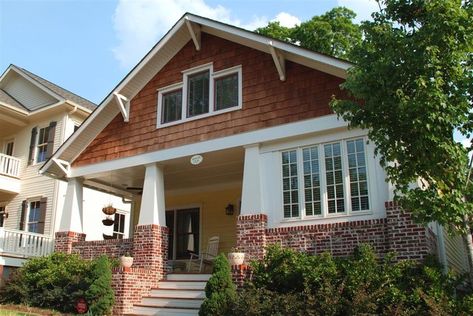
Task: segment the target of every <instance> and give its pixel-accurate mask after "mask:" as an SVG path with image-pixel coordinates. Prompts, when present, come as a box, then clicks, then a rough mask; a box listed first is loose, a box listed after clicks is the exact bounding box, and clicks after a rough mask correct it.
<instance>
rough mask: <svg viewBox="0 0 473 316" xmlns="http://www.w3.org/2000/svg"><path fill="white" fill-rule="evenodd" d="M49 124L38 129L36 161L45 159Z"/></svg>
mask: <svg viewBox="0 0 473 316" xmlns="http://www.w3.org/2000/svg"><path fill="white" fill-rule="evenodd" d="M48 135H49V126H47V127H44V128H40V129H39V136H38V143H37V145H36V148H37V149H36V162H37V163H38V162H43V161H45V160H46V159H47V152H48Z"/></svg>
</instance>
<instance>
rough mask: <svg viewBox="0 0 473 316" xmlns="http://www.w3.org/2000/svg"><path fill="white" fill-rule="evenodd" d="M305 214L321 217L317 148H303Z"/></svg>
mask: <svg viewBox="0 0 473 316" xmlns="http://www.w3.org/2000/svg"><path fill="white" fill-rule="evenodd" d="M302 159H303V166H304V199H305V201H304V202H305V214H306V215H307V216H311V215H321V214H322V204H321V200H322V199H321V191H320V167H319V151H318V148H317V146H314V147H309V148H303V149H302Z"/></svg>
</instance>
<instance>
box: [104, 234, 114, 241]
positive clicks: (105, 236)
mask: <svg viewBox="0 0 473 316" xmlns="http://www.w3.org/2000/svg"><path fill="white" fill-rule="evenodd" d="M102 236H103V239H104V240H108V239H115V238H114V237H113V235H106V234H102Z"/></svg>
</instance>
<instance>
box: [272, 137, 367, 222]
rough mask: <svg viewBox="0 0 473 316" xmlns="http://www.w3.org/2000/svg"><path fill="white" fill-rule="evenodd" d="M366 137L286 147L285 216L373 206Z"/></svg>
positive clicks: (283, 158)
mask: <svg viewBox="0 0 473 316" xmlns="http://www.w3.org/2000/svg"><path fill="white" fill-rule="evenodd" d="M365 147H366V146H365V140H364V139H363V138H359V139H353V140H343V141H338V142H333V143H328V144H318V145H313V146H308V147H302V148H297V149H292V150H288V151H284V152H282V153H281V163H282V195H283V196H282V198H283V212H284V218H287V219H289V218H306V217H327V216H333V215H337V214H345V215H347V214H355V213H360V212H363V211H369V210H370V201H369V192H368V174H367V164H366V148H365Z"/></svg>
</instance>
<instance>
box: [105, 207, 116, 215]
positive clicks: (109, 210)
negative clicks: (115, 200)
mask: <svg viewBox="0 0 473 316" xmlns="http://www.w3.org/2000/svg"><path fill="white" fill-rule="evenodd" d="M102 212H103V213H104V214H105V215H113V214H115V213H116V212H117V209H116V208H114V207H113V206H111V205H109V206H105V207H104V208H102Z"/></svg>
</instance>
